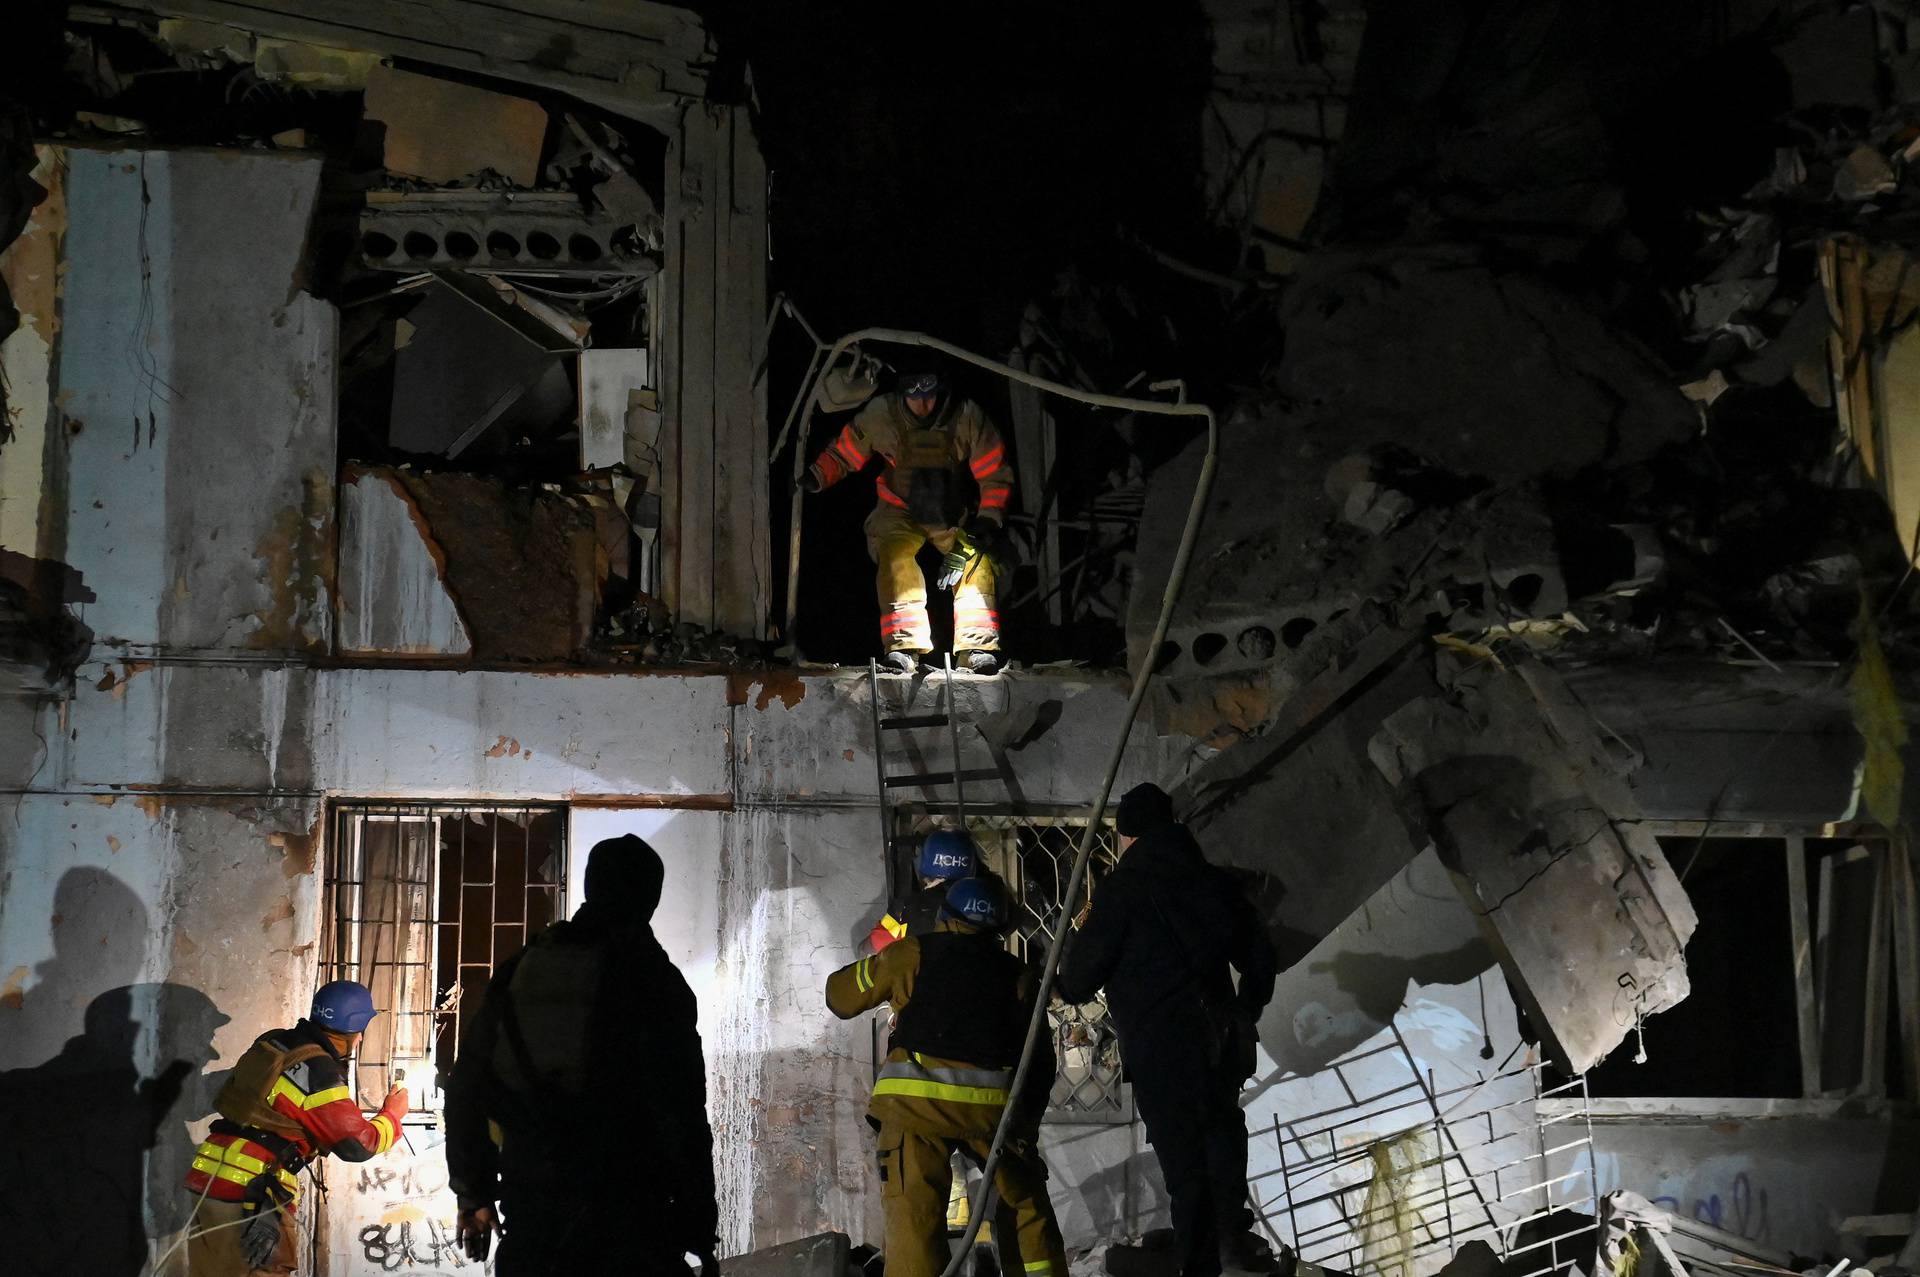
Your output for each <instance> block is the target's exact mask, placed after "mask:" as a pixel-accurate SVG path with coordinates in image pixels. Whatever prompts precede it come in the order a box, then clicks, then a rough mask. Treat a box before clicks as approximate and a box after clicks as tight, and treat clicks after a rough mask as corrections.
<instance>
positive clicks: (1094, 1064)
mask: <svg viewBox="0 0 1920 1277" xmlns="http://www.w3.org/2000/svg"><path fill="white" fill-rule="evenodd" d="M941 823H943V824H944V823H946V822H944V821H943V822H941ZM1086 825H1087V822H1086V819H1085V817H1071V816H1036V815H991V816H976V815H973V814H972V813H971V812H969V814H968V816H967V831H968V832H969V833H970V834H972V835H973V839H974V842H975V843H976V844H977V845H978V846H979V848H980V858H981V862H982V863H983V864H984V865H986V867H987V868H988V869H990V870H992V871H993V872H994V873H996V874H998V875H999V876H1000V878H1001V880H1002V881H1003V882H1005V883H1006V884H1007V894H1008V895H1009V897H1011V902H1012V907H1013V925H1012V926H1011V927H1010V928H1009V929H1008V931H1007V948H1008V949H1010V950H1012V951H1013V952H1014V953H1016V954H1019V955H1020V956H1021V957H1022V958H1027V959H1030V960H1032V961H1033V962H1035V963H1036V964H1037V963H1039V962H1042V961H1044V960H1045V957H1046V949H1047V944H1048V941H1049V939H1050V938H1051V936H1052V935H1053V933H1054V932H1055V931H1056V930H1057V929H1058V928H1059V926H1060V924H1061V897H1062V896H1064V895H1065V893H1066V890H1067V879H1068V877H1069V876H1070V875H1071V874H1072V873H1073V857H1074V854H1075V852H1076V851H1078V849H1079V846H1080V833H1081V831H1082V830H1084V829H1085V828H1086ZM933 827H934V822H932V821H930V820H928V819H927V818H925V817H920V818H919V819H917V820H913V821H912V825H911V829H912V833H913V835H914V836H915V837H910V838H905V839H901V840H900V843H901V845H902V846H903V847H905V848H909V849H910V848H911V847H912V846H914V845H916V844H915V838H917V837H918V836H920V835H924V834H925V833H927V832H928V831H929V830H931V829H932V828H933ZM909 854H911V853H910V851H909ZM1119 856H1120V844H1119V841H1118V838H1117V837H1116V835H1115V834H1114V831H1113V826H1112V825H1111V824H1108V823H1103V824H1102V825H1101V827H1100V829H1099V831H1098V832H1097V833H1096V834H1095V838H1094V844H1093V854H1092V857H1091V859H1090V861H1089V863H1088V865H1087V877H1088V885H1089V887H1091V888H1094V889H1097V888H1098V886H1099V882H1100V879H1102V878H1103V877H1105V876H1106V874H1107V873H1108V871H1109V870H1111V869H1112V868H1113V866H1114V864H1115V862H1116V861H1118V859H1119ZM1086 898H1087V896H1086V893H1084V892H1083V893H1082V895H1081V899H1082V900H1083V901H1084V900H1085V899H1086ZM1048 1023H1049V1026H1050V1027H1051V1029H1052V1031H1053V1052H1054V1058H1055V1059H1056V1060H1058V1061H1059V1066H1060V1071H1059V1073H1058V1075H1057V1076H1056V1077H1055V1078H1054V1082H1053V1095H1052V1097H1051V1098H1050V1099H1049V1101H1048V1105H1047V1120H1048V1121H1052V1122H1091V1123H1099V1122H1128V1121H1131V1120H1132V1119H1133V1096H1132V1093H1131V1089H1130V1088H1129V1087H1127V1085H1126V1084H1125V1083H1124V1082H1122V1081H1121V1069H1120V1040H1119V1038H1118V1036H1117V1035H1116V1034H1115V1032H1114V1028H1113V1021H1112V1020H1111V1018H1110V1017H1109V1016H1108V1014H1107V1004H1106V998H1105V996H1104V995H1101V996H1099V997H1097V998H1096V999H1095V1000H1094V1001H1092V1002H1089V1003H1087V1004H1086V1005H1085V1006H1077V1007H1076V1006H1065V1005H1060V1006H1055V1007H1053V1008H1052V1009H1051V1010H1050V1011H1049V1013H1048Z"/></svg>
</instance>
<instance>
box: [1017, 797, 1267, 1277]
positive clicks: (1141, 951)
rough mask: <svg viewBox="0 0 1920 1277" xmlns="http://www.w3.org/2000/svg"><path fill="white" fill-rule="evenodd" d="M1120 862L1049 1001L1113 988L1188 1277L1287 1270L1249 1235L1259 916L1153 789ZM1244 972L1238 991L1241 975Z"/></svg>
mask: <svg viewBox="0 0 1920 1277" xmlns="http://www.w3.org/2000/svg"><path fill="white" fill-rule="evenodd" d="M1115 817H1116V819H1115V827H1116V830H1117V832H1118V833H1119V835H1120V853H1121V854H1120V863H1119V864H1118V865H1116V866H1115V867H1114V869H1113V871H1112V872H1111V873H1109V874H1108V875H1107V876H1106V878H1105V879H1104V880H1103V881H1102V882H1101V884H1100V889H1099V890H1098V891H1097V892H1096V893H1095V894H1094V895H1093V897H1092V898H1091V902H1090V904H1089V906H1088V908H1087V911H1086V921H1085V923H1084V924H1083V925H1082V926H1081V928H1080V931H1079V933H1078V934H1077V935H1076V936H1075V937H1074V940H1073V943H1072V944H1071V946H1070V947H1069V948H1068V949H1067V953H1066V957H1065V959H1064V961H1063V962H1062V964H1061V967H1060V973H1059V977H1058V980H1057V982H1056V984H1055V986H1054V988H1055V991H1056V992H1057V993H1058V994H1059V995H1060V997H1061V998H1062V999H1063V1000H1065V1001H1067V1002H1086V1001H1088V1000H1089V999H1091V998H1092V997H1093V995H1094V993H1095V992H1096V991H1098V990H1099V989H1102V988H1105V989H1106V991H1107V1005H1108V1007H1109V1009H1110V1010H1111V1011H1112V1013H1113V1023H1114V1027H1115V1029H1117V1030H1118V1032H1119V1034H1120V1055H1121V1058H1122V1059H1123V1060H1125V1061H1126V1068H1127V1077H1128V1078H1129V1079H1130V1080H1131V1081H1132V1083H1133V1098H1134V1102H1135V1103H1136V1104H1137V1105H1138V1106H1139V1108H1140V1117H1141V1120H1142V1121H1144V1122H1145V1123H1146V1127H1147V1142H1148V1143H1150V1144H1152V1145H1153V1152H1154V1156H1155V1157H1156V1158H1157V1159H1158V1160H1159V1162H1160V1173H1161V1176H1162V1177H1163V1178H1164V1179H1165V1180H1166V1184H1167V1194H1168V1196H1169V1197H1171V1198H1172V1202H1171V1213H1172V1215H1173V1231H1174V1249H1175V1252H1176V1254H1177V1256H1178V1258H1179V1260H1180V1271H1181V1273H1182V1274H1183V1275H1184V1277H1217V1274H1220V1273H1222V1272H1226V1273H1228V1274H1229V1275H1230V1277H1231V1275H1233V1274H1243V1273H1264V1272H1273V1271H1276V1270H1288V1269H1290V1268H1291V1257H1290V1256H1284V1257H1283V1258H1282V1259H1281V1260H1280V1261H1279V1262H1276V1261H1275V1260H1273V1259H1272V1258H1271V1257H1269V1256H1267V1255H1266V1254H1264V1253H1262V1252H1261V1251H1260V1250H1258V1248H1257V1247H1256V1246H1255V1244H1254V1242H1253V1240H1252V1238H1251V1237H1250V1236H1249V1234H1248V1233H1247V1228H1248V1226H1249V1225H1250V1224H1251V1222H1252V1213H1251V1212H1250V1211H1248V1210H1247V1205H1246V1200H1247V1123H1246V1115H1245V1114H1244V1113H1242V1112H1241V1109H1240V1087H1241V1084H1242V1083H1244V1082H1245V1081H1246V1080H1247V1078H1248V1077H1249V1076H1250V1075H1251V1074H1252V1072H1253V1064H1254V1058H1255V1056H1254V1047H1255V1027H1254V1026H1255V1024H1256V1022H1257V1021H1258V1019H1259V1016H1260V1012H1261V1011H1262V1010H1263V1009H1264V1008H1265V1007H1266V1005H1267V1002H1268V1000H1269V999H1271V998H1272V997H1273V985H1274V954H1273V947H1272V945H1271V943H1270V942H1269V941H1268V939H1267V937H1266V934H1265V933H1264V931H1263V930H1262V929H1261V927H1260V924H1259V920H1258V918H1257V917H1256V916H1255V914H1254V912H1253V907H1252V905H1251V904H1249V903H1248V901H1247V900H1246V898H1245V897H1244V896H1243V895H1241V894H1240V889H1239V887H1238V886H1237V885H1236V884H1235V883H1234V881H1233V880H1232V879H1231V878H1229V877H1228V876H1227V875H1226V874H1225V873H1224V872H1222V871H1221V870H1219V869H1217V868H1215V867H1214V866H1213V865H1211V864H1209V863H1208V862H1207V859H1206V857H1205V856H1203V855H1202V854H1201V851H1200V845H1199V843H1197V842H1195V841H1194V838H1193V835H1192V834H1190V833H1188V832H1187V827H1186V826H1185V825H1183V824H1180V823H1178V822H1177V821H1175V820H1174V818H1173V803H1172V800H1171V799H1170V798H1168V796H1167V794H1166V792H1165V791H1164V790H1162V789H1161V788H1160V787H1159V786H1158V785H1136V786H1135V787H1134V788H1132V789H1130V790H1128V791H1127V793H1126V795H1125V796H1124V797H1122V798H1121V799H1120V804H1119V807H1118V809H1117V810H1116V813H1115ZM1234 971H1238V972H1239V973H1240V981H1239V986H1238V987H1237V988H1236V987H1235V985H1234V980H1233V974H1232V973H1233V972H1234Z"/></svg>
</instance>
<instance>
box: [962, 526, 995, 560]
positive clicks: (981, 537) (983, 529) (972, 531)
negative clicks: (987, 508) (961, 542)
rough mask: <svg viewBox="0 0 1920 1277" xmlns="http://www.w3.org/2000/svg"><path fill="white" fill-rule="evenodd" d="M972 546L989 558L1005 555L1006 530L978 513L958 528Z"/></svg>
mask: <svg viewBox="0 0 1920 1277" xmlns="http://www.w3.org/2000/svg"><path fill="white" fill-rule="evenodd" d="M960 531H961V533H962V534H963V535H964V536H965V537H966V539H967V540H968V541H970V542H972V543H973V548H974V549H975V550H976V551H977V552H979V553H981V554H984V555H986V556H987V557H988V558H990V559H1004V558H1006V557H1007V530H1006V529H1005V528H1003V527H1001V526H1000V525H999V524H997V523H995V522H994V521H993V520H991V519H983V518H981V517H980V516H979V515H975V516H974V517H973V518H971V519H968V520H967V521H966V523H965V525H963V526H962V527H961V529H960Z"/></svg>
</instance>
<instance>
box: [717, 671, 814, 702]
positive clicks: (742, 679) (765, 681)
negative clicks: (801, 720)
mask: <svg viewBox="0 0 1920 1277" xmlns="http://www.w3.org/2000/svg"><path fill="white" fill-rule="evenodd" d="M756 683H758V684H759V685H760V694H759V695H758V696H757V697H755V698H754V702H753V707H754V708H755V709H758V710H764V709H766V708H767V706H769V705H771V704H773V702H774V701H775V700H776V699H777V700H778V701H779V702H780V703H781V704H782V705H784V706H786V707H787V708H788V709H792V708H793V707H794V706H795V705H798V704H799V703H800V700H801V698H802V697H804V696H805V695H806V694H807V685H806V683H805V681H804V680H802V679H801V677H800V672H799V671H798V670H777V669H757V670H735V671H733V672H732V673H730V674H728V675H727V704H729V705H745V704H746V703H747V694H748V692H750V691H751V690H752V689H753V685H754V684H756Z"/></svg>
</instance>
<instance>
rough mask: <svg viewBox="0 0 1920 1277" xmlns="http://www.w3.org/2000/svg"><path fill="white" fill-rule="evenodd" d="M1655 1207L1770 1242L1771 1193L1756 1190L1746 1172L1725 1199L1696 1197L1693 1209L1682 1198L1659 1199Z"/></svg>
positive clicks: (1751, 1238)
mask: <svg viewBox="0 0 1920 1277" xmlns="http://www.w3.org/2000/svg"><path fill="white" fill-rule="evenodd" d="M1653 1204H1654V1205H1655V1206H1658V1207H1660V1208H1661V1209H1662V1210H1668V1211H1672V1212H1673V1213H1674V1214H1676V1215H1683V1214H1691V1215H1692V1216H1693V1218H1694V1220H1695V1221H1696V1222H1698V1223H1702V1224H1708V1225H1711V1226H1712V1227H1714V1228H1718V1229H1721V1230H1723V1231H1725V1232H1729V1233H1737V1234H1738V1235H1740V1236H1741V1237H1744V1238H1746V1239H1747V1240H1748V1241H1750V1242H1763V1241H1766V1240H1768V1233H1769V1232H1770V1231H1771V1229H1772V1221H1771V1220H1770V1219H1768V1217H1767V1190H1766V1189H1764V1188H1755V1187H1754V1184H1753V1179H1752V1177H1751V1176H1749V1175H1748V1174H1747V1172H1745V1171H1741V1172H1740V1173H1739V1174H1738V1175H1735V1176H1734V1177H1733V1183H1732V1185H1730V1186H1729V1188H1728V1190H1727V1192H1726V1194H1725V1196H1722V1195H1721V1194H1719V1193H1708V1194H1707V1195H1706V1196H1705V1197H1695V1198H1694V1199H1693V1202H1692V1204H1691V1206H1690V1207H1689V1206H1688V1204H1687V1203H1684V1202H1682V1201H1681V1199H1680V1198H1678V1197H1656V1198H1654V1199H1653Z"/></svg>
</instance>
